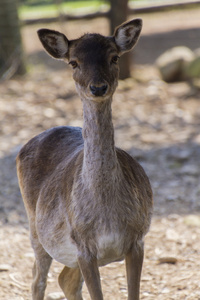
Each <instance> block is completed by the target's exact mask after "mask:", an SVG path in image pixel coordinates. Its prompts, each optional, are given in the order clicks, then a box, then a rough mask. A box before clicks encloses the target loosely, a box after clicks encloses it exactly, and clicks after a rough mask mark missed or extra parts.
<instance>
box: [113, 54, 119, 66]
mask: <svg viewBox="0 0 200 300" xmlns="http://www.w3.org/2000/svg"><path fill="white" fill-rule="evenodd" d="M118 60H119V56H118V55H115V56H113V57H112V59H111V63H113V64H117V63H118Z"/></svg>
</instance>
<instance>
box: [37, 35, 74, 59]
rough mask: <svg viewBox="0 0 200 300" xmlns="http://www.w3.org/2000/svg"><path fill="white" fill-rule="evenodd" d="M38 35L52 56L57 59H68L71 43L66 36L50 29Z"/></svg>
mask: <svg viewBox="0 0 200 300" xmlns="http://www.w3.org/2000/svg"><path fill="white" fill-rule="evenodd" d="M37 33H38V37H39V39H40V41H41V43H42V45H43V47H44V48H45V50H46V51H47V52H48V53H49V54H50V55H51V56H53V57H54V58H57V59H64V58H66V56H67V52H68V49H69V41H68V39H67V38H66V36H65V35H64V34H62V33H60V32H58V31H54V30H49V29H40V30H38V32H37Z"/></svg>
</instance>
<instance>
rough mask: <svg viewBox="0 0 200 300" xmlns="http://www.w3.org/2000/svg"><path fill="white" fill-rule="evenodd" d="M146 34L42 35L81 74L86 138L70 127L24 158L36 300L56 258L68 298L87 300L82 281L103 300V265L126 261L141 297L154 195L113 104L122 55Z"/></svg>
mask: <svg viewBox="0 0 200 300" xmlns="http://www.w3.org/2000/svg"><path fill="white" fill-rule="evenodd" d="M140 30H141V21H138V20H133V21H130V22H128V23H125V24H122V26H121V27H118V28H117V29H116V31H115V35H114V36H113V37H103V36H101V35H98V34H90V35H89V34H87V35H85V36H83V37H82V38H80V39H77V40H73V41H68V39H67V38H66V37H65V36H64V35H63V34H61V33H58V32H55V31H49V30H46V29H44V30H41V31H40V32H39V37H40V39H41V41H42V43H43V45H44V47H45V49H46V50H47V51H48V52H49V53H50V54H51V55H53V56H54V57H56V58H63V59H66V58H67V59H68V60H69V62H70V63H71V64H72V66H73V68H74V80H75V83H76V87H77V90H78V93H79V95H80V97H81V100H82V103H83V116H84V125H83V132H82V130H81V128H74V127H67V126H66V127H56V128H52V129H50V130H47V131H45V132H43V133H41V134H40V135H38V136H36V137H34V138H33V139H31V140H30V141H29V142H28V143H27V144H26V145H25V146H24V147H23V148H22V149H21V151H20V153H19V155H18V157H17V170H18V177H19V184H20V188H21V192H22V196H23V200H24V203H25V207H26V210H27V215H28V218H29V224H30V235H31V242H32V246H33V249H34V252H35V258H36V261H35V264H34V268H33V284H32V297H33V299H34V300H42V299H43V297H44V291H45V287H46V278H47V273H48V270H49V267H50V264H51V261H52V258H54V259H56V260H58V261H60V262H61V263H63V264H64V265H65V267H64V269H63V271H62V273H61V274H60V276H59V284H60V286H61V288H62V290H63V292H64V294H65V296H66V297H67V299H68V300H82V296H81V288H82V282H83V279H84V280H85V282H86V285H87V287H88V291H89V293H90V296H91V299H93V300H102V299H103V294H102V291H101V282H100V276H99V271H98V266H103V265H105V264H107V263H110V262H113V261H118V260H122V259H124V258H125V259H126V269H127V280H128V295H129V296H128V299H129V300H138V299H139V285H140V275H141V269H142V261H143V238H144V235H145V234H146V233H147V231H148V229H149V226H150V220H151V215H152V191H151V186H150V183H149V180H148V178H147V176H146V174H145V172H144V170H143V168H142V167H141V166H140V165H139V164H138V163H137V162H136V161H135V160H134V159H133V158H132V157H131V156H130V155H128V154H127V153H126V152H124V151H123V150H121V149H118V148H116V147H115V144H114V129H113V125H112V115H111V103H112V95H113V93H114V91H115V88H116V86H117V78H118V64H117V59H116V57H118V56H119V55H121V54H122V53H123V52H125V51H128V50H129V49H130V48H132V47H133V45H134V44H135V43H136V40H137V38H138V36H139V32H140ZM127 39H128V40H127ZM113 57H114V59H113ZM91 87H92V88H91ZM96 89H97V91H98V92H97V93H96ZM94 91H95V92H94Z"/></svg>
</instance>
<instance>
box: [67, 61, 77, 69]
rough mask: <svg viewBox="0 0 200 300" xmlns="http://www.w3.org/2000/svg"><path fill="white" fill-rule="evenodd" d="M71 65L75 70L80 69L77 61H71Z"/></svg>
mask: <svg viewBox="0 0 200 300" xmlns="http://www.w3.org/2000/svg"><path fill="white" fill-rule="evenodd" d="M69 65H71V66H72V68H73V69H76V67H78V64H77V62H76V61H75V60H72V61H70V62H69Z"/></svg>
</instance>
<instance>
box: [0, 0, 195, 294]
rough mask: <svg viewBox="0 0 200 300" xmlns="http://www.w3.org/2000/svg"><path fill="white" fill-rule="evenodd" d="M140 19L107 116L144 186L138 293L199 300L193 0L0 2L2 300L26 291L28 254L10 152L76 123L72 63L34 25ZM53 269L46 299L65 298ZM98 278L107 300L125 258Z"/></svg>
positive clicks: (122, 283) (70, 32)
mask: <svg viewBox="0 0 200 300" xmlns="http://www.w3.org/2000/svg"><path fill="white" fill-rule="evenodd" d="M138 17H139V18H142V19H143V30H142V33H141V37H140V39H139V42H138V43H137V45H136V47H135V49H134V50H133V51H132V52H131V53H130V54H126V55H124V56H122V57H121V59H120V80H119V86H118V88H117V91H116V93H115V95H114V101H113V123H114V126H115V140H116V145H117V146H120V147H121V148H123V149H125V150H126V151H128V152H129V153H130V154H131V155H132V156H134V157H135V158H136V159H137V160H138V161H139V162H140V163H141V164H142V166H143V167H144V169H145V171H146V173H147V175H148V176H149V178H150V181H151V184H152V188H153V192H154V217H153V222H152V227H151V230H150V232H149V234H148V235H147V238H146V255H145V262H144V269H143V276H142V281H141V299H158V300H159V299H161V300H169V299H179V300H180V299H187V300H192V299H200V290H199V280H198V279H199V277H200V260H199V255H200V252H199V249H200V241H199V235H200V199H199V198H200V1H192V0H191V1H189V0H188V1H186V0H184V1H176V0H175V1H167V0H160V1H157V0H149V1H143V0H129V1H128V0H110V1H101V0H87V1H84V0H82V1H81V0H77V1H76V0H74V1H69V0H21V1H19V0H18V1H17V0H0V250H1V251H0V252H1V254H0V299H12V300H13V299H16V300H23V299H25V300H28V299H30V284H31V268H32V264H33V259H34V257H33V252H32V249H31V247H30V242H29V238H28V234H29V233H28V222H27V217H26V213H25V210H24V206H23V203H22V199H21V195H20V191H19V188H18V182H17V177H16V168H15V157H16V155H17V153H18V151H19V149H20V148H21V147H22V145H23V144H24V143H26V142H27V141H28V140H29V139H30V138H32V137H33V136H34V135H36V134H39V133H40V132H41V131H43V130H46V129H48V128H50V127H54V126H63V125H70V126H82V107H81V101H80V99H79V98H78V96H77V94H76V91H75V87H74V82H73V80H72V76H71V69H70V68H69V67H68V65H67V64H65V63H64V62H61V61H56V60H54V59H52V58H51V57H49V56H48V55H47V54H46V53H45V51H44V50H43V48H42V46H41V44H40V42H39V40H38V37H37V30H38V29H40V28H50V29H55V30H58V31H61V32H63V33H65V34H66V36H67V37H68V39H74V38H77V37H80V36H81V35H83V34H84V33H87V32H98V33H101V34H103V35H111V34H113V31H114V28H115V27H116V26H118V25H119V24H120V23H122V22H124V21H125V20H129V19H133V18H138ZM61 268H62V266H61V265H59V264H58V263H54V264H53V266H52V268H51V271H50V273H49V278H48V288H47V295H48V299H49V300H53V299H63V295H62V294H60V290H59V287H58V285H57V279H56V278H57V276H58V274H59V271H60V270H61ZM172 273H173V276H172ZM101 274H102V285H103V290H104V294H105V299H115V300H116V299H127V287H126V279H125V273H124V265H123V263H114V264H111V265H110V266H108V267H106V268H103V269H102V273H101ZM54 292H56V294H54ZM56 297H57V298H56ZM84 297H85V299H89V296H88V293H87V291H86V289H85V287H84Z"/></svg>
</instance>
